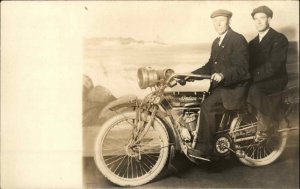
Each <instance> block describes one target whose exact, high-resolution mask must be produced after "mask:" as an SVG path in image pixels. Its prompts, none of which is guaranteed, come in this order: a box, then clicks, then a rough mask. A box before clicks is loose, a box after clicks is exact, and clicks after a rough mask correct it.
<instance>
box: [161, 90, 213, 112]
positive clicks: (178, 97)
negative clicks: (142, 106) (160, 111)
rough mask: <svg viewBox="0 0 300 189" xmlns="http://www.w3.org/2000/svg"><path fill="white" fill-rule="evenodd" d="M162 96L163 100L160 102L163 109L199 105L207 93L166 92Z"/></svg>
mask: <svg viewBox="0 0 300 189" xmlns="http://www.w3.org/2000/svg"><path fill="white" fill-rule="evenodd" d="M164 94H165V95H164V96H165V100H163V101H162V105H163V106H164V107H165V108H179V107H184V106H187V105H188V104H201V103H202V102H203V100H204V99H205V98H206V97H207V96H208V92H205V91H201V92H199V91H197V92H192V91H168V92H165V93H164Z"/></svg>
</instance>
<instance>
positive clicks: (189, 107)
mask: <svg viewBox="0 0 300 189" xmlns="http://www.w3.org/2000/svg"><path fill="white" fill-rule="evenodd" d="M203 79H210V76H208V75H195V74H176V73H174V71H173V70H172V69H165V70H154V69H152V68H150V67H143V68H139V69H138V84H139V87H140V88H141V89H146V88H151V89H152V92H151V93H150V94H148V95H147V96H146V97H144V98H143V99H138V98H137V97H136V96H134V95H132V96H131V95H129V96H124V97H121V98H119V99H117V100H116V101H113V102H112V103H110V104H108V105H107V106H106V107H105V108H104V109H103V111H102V113H101V116H102V117H103V116H105V114H106V115H107V113H108V112H110V114H109V116H108V119H106V121H105V122H104V123H103V124H102V125H101V128H100V131H99V133H98V135H97V137H96V141H95V145H94V153H95V154H94V159H95V162H96V165H97V167H98V169H99V170H100V171H101V173H102V174H103V175H104V176H105V177H106V178H107V179H108V180H110V181H111V182H113V183H115V184H117V185H120V186H138V185H142V184H145V183H148V182H149V181H151V180H152V179H154V178H155V177H156V176H157V175H158V174H159V173H160V172H161V171H162V170H163V169H164V168H165V167H166V163H167V162H169V163H170V162H171V161H172V158H173V157H174V154H175V152H176V151H181V152H183V153H184V154H185V155H186V157H187V158H188V159H189V160H191V161H192V162H194V163H197V162H199V161H211V160H210V159H205V158H201V157H195V156H191V155H189V154H188V153H187V149H188V148H195V145H196V143H197V137H196V136H197V132H198V129H199V125H200V126H201V123H200V122H201V120H200V119H199V117H200V116H199V115H200V111H201V103H202V102H203V101H204V100H205V98H207V97H208V96H209V94H210V91H203V92H194V91H187V92H174V91H167V90H166V89H168V88H172V87H174V86H175V85H177V84H181V85H185V84H186V82H192V81H195V80H203ZM287 105H289V106H287V107H288V108H287V110H286V114H289V112H290V109H291V106H290V104H287ZM286 117H287V115H286ZM256 123H257V120H256V117H255V116H254V115H251V114H250V113H248V111H247V108H245V109H244V110H235V111H232V110H231V111H225V112H224V113H223V114H222V116H221V117H220V123H219V125H218V129H217V132H216V134H215V143H214V147H215V149H214V154H213V155H214V156H216V157H217V156H228V155H231V154H234V155H236V156H237V157H238V159H239V160H240V161H241V162H242V163H243V164H245V165H247V166H251V167H259V166H264V165H268V164H270V163H272V162H274V161H275V160H276V159H277V158H278V157H279V156H280V155H281V154H282V152H283V150H284V148H285V146H286V142H287V136H288V132H287V131H290V130H293V129H297V128H290V126H289V124H286V126H285V127H283V128H282V127H279V126H278V127H274V131H273V134H272V135H271V136H269V137H268V138H267V139H265V140H263V141H259V142H257V141H255V133H256V125H257V124H256Z"/></svg>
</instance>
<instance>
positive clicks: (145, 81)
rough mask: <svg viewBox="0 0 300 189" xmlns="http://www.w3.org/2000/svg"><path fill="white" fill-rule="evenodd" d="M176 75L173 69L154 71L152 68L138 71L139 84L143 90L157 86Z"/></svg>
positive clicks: (143, 68)
mask: <svg viewBox="0 0 300 189" xmlns="http://www.w3.org/2000/svg"><path fill="white" fill-rule="evenodd" d="M173 73H174V70H172V69H163V70H154V69H152V68H151V67H142V68H139V69H138V72H137V76H138V84H139V87H140V88H141V89H146V88H148V87H153V86H155V85H156V84H157V83H158V82H160V81H161V80H165V79H167V78H168V77H170V76H171V75H172V74H173Z"/></svg>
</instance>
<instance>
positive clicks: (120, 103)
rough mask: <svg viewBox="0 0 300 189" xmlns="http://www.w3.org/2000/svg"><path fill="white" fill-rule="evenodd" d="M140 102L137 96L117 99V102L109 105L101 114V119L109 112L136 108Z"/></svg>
mask: <svg viewBox="0 0 300 189" xmlns="http://www.w3.org/2000/svg"><path fill="white" fill-rule="evenodd" d="M137 102H138V97H137V96H136V95H125V96H121V97H119V98H117V99H116V100H114V101H112V102H110V103H108V104H107V105H106V106H105V107H104V108H103V109H102V111H101V112H100V114H99V118H101V117H103V116H104V115H105V114H106V113H108V112H109V111H114V110H117V109H120V108H124V107H134V106H136V104H137Z"/></svg>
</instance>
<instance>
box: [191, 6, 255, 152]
mask: <svg viewBox="0 0 300 189" xmlns="http://www.w3.org/2000/svg"><path fill="white" fill-rule="evenodd" d="M231 16H232V13H231V12H230V11H227V10H217V11H214V12H213V13H212V14H211V16H210V17H211V18H212V21H213V25H214V28H215V30H216V32H217V33H218V34H219V37H218V38H217V39H215V40H214V42H213V44H212V48H211V56H210V58H209V61H208V63H206V64H205V65H204V66H203V67H201V68H199V69H197V70H195V71H193V72H192V73H194V74H208V75H211V79H212V81H213V82H212V86H211V87H213V88H214V89H213V91H212V94H211V95H210V96H209V97H208V98H207V99H205V100H204V102H203V103H202V105H201V113H200V126H199V132H198V137H197V139H198V140H197V144H196V148H195V149H188V153H189V155H192V156H196V157H207V156H208V155H210V154H211V153H212V150H213V140H214V138H213V136H214V134H215V133H216V128H217V123H216V115H218V114H221V113H222V112H223V111H224V110H225V109H228V110H234V109H240V108H241V107H242V106H244V103H245V100H246V96H247V80H248V79H249V78H250V74H249V72H248V59H249V56H248V49H247V41H246V39H245V38H244V37H243V36H242V35H241V34H238V33H236V32H235V31H233V30H232V29H231V28H230V26H229V25H230V18H231Z"/></svg>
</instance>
